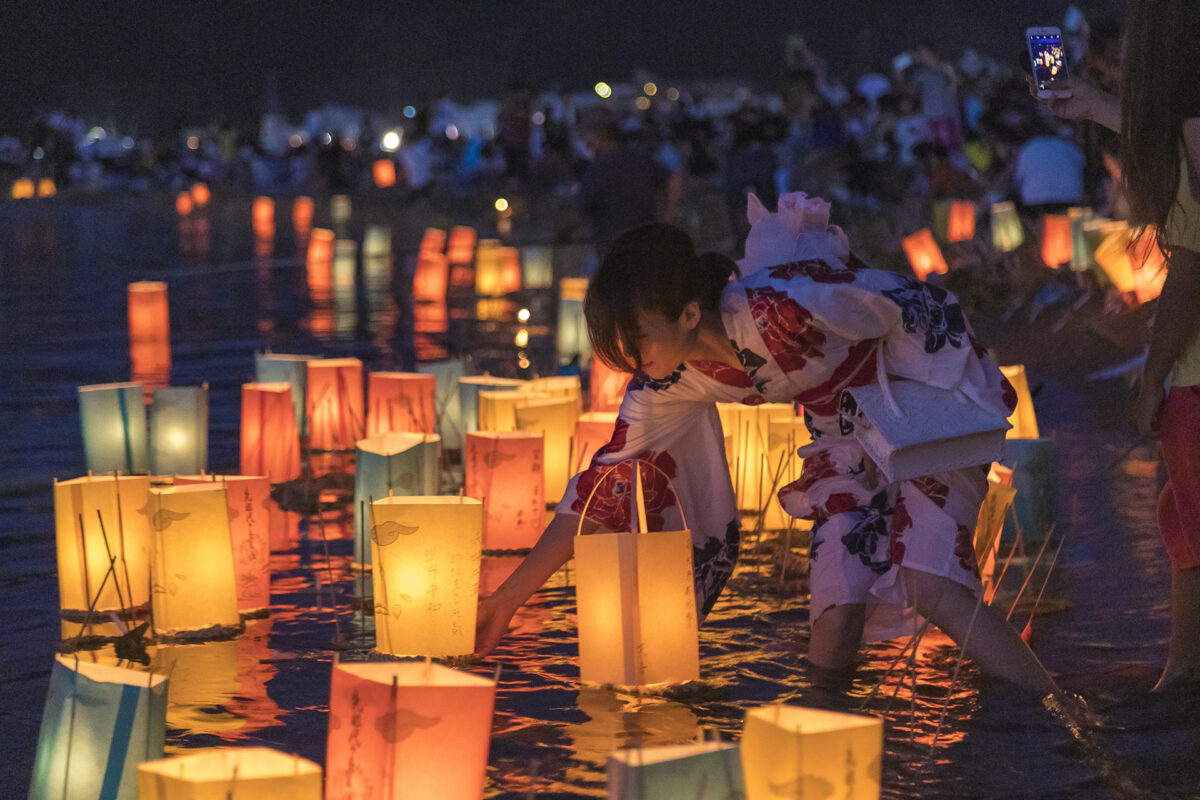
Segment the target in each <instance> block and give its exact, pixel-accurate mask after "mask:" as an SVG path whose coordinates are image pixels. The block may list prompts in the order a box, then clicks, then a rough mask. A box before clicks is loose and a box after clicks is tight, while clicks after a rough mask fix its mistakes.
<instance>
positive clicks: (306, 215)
mask: <svg viewBox="0 0 1200 800" xmlns="http://www.w3.org/2000/svg"><path fill="white" fill-rule="evenodd" d="M312 221H313V201H312V198H311V197H297V198H296V199H295V200H294V201H293V202H292V227H293V228H294V229H295V230H296V232H297V233H302V234H307V233H308V232H309V231H310V230H312Z"/></svg>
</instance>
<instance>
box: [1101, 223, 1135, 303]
mask: <svg viewBox="0 0 1200 800" xmlns="http://www.w3.org/2000/svg"><path fill="white" fill-rule="evenodd" d="M1100 235H1101V237H1102V238H1101V240H1100V245H1099V246H1098V247H1097V248H1096V252H1095V259H1096V263H1097V264H1099V265H1100V269H1102V270H1103V271H1104V274H1105V275H1106V276H1107V277H1108V280H1109V281H1110V282H1111V283H1112V285H1113V288H1115V289H1116V290H1117V291H1118V292H1120V293H1121V294H1126V293H1132V292H1134V291H1135V290H1136V289H1137V282H1136V280H1135V279H1134V276H1133V261H1132V260H1131V259H1130V258H1129V225H1128V223H1125V222H1110V223H1108V224H1106V225H1104V226H1102V227H1101V228H1100Z"/></svg>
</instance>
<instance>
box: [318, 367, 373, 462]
mask: <svg viewBox="0 0 1200 800" xmlns="http://www.w3.org/2000/svg"><path fill="white" fill-rule="evenodd" d="M306 392H307V398H306V400H307V403H308V437H309V443H310V445H311V446H312V449H314V450H353V449H354V443H355V442H357V441H358V440H359V439H361V438H363V434H364V433H365V431H366V417H365V415H364V414H363V366H362V362H361V361H359V360H358V359H357V358H314V359H312V360H311V361H309V362H308V384H307V389H306Z"/></svg>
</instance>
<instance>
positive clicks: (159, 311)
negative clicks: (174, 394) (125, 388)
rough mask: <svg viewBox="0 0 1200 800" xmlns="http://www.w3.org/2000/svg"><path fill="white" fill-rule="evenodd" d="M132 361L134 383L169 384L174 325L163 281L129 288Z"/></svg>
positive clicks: (132, 285)
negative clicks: (172, 324)
mask: <svg viewBox="0 0 1200 800" xmlns="http://www.w3.org/2000/svg"><path fill="white" fill-rule="evenodd" d="M129 360H130V361H131V362H132V365H133V378H134V380H136V381H142V382H144V383H149V384H165V383H166V382H167V377H168V375H169V374H170V372H171V322H170V313H169V311H168V307H167V284H165V283H163V282H162V281H138V282H136V283H131V284H129Z"/></svg>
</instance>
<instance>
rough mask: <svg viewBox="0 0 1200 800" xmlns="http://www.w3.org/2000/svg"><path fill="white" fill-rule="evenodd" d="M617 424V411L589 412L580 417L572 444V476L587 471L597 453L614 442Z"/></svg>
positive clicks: (576, 422)
mask: <svg viewBox="0 0 1200 800" xmlns="http://www.w3.org/2000/svg"><path fill="white" fill-rule="evenodd" d="M616 424H617V412H615V411H589V412H587V413H586V414H580V415H579V419H577V420H576V421H575V438H574V439H573V441H572V443H571V449H572V453H571V470H570V471H571V474H575V473H576V472H579V471H581V470H584V469H587V466H588V465H589V464H591V463H592V457H593V456H594V455H596V451H597V450H599V449H600V448H601V447H604V446H605V445H606V444H608V443H609V441H611V440H612V435H613V428H615V427H616Z"/></svg>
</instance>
